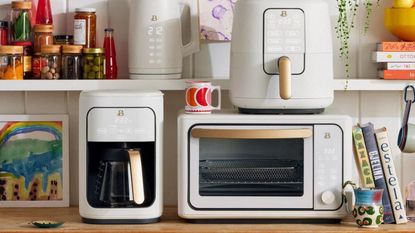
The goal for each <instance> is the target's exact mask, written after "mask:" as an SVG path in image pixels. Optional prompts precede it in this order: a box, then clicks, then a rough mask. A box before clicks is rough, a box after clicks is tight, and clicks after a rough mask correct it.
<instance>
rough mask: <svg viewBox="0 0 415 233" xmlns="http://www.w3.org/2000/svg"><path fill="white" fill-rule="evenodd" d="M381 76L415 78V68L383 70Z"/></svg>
mask: <svg viewBox="0 0 415 233" xmlns="http://www.w3.org/2000/svg"><path fill="white" fill-rule="evenodd" d="M379 77H381V78H383V79H387V80H414V79H415V70H381V71H379Z"/></svg>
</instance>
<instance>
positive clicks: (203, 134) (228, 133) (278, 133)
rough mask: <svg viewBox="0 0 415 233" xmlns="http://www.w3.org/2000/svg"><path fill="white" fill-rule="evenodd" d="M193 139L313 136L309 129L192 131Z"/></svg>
mask: <svg viewBox="0 0 415 233" xmlns="http://www.w3.org/2000/svg"><path fill="white" fill-rule="evenodd" d="M191 134H192V137H194V138H220V139H293V138H309V137H311V136H313V131H312V130H311V129H200V128H199V129H193V130H192V132H191Z"/></svg>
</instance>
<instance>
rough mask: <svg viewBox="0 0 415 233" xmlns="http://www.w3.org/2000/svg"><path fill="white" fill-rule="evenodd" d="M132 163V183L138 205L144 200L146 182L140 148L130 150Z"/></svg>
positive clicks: (134, 197)
mask: <svg viewBox="0 0 415 233" xmlns="http://www.w3.org/2000/svg"><path fill="white" fill-rule="evenodd" d="M128 155H129V157H130V165H131V184H132V189H133V199H134V202H135V203H136V204H137V205H141V204H143V202H144V199H145V198H144V182H143V167H142V163H141V153H140V151H138V150H128Z"/></svg>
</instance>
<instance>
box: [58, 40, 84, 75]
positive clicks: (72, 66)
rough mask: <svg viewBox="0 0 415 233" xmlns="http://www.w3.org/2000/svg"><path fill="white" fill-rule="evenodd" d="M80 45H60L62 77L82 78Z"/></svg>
mask: <svg viewBox="0 0 415 233" xmlns="http://www.w3.org/2000/svg"><path fill="white" fill-rule="evenodd" d="M81 69H82V46H80V45H63V46H62V79H81V78H82V73H81Z"/></svg>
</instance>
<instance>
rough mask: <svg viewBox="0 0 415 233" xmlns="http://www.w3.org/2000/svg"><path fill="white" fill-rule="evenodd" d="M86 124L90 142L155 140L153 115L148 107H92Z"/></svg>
mask: <svg viewBox="0 0 415 233" xmlns="http://www.w3.org/2000/svg"><path fill="white" fill-rule="evenodd" d="M138 119H140V120H138ZM87 125H88V132H87V133H88V141H92V142H108V141H119V142H137V141H140V142H152V141H155V115H154V112H153V111H152V110H151V109H150V108H93V109H91V110H90V111H89V113H88V116H87Z"/></svg>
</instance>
